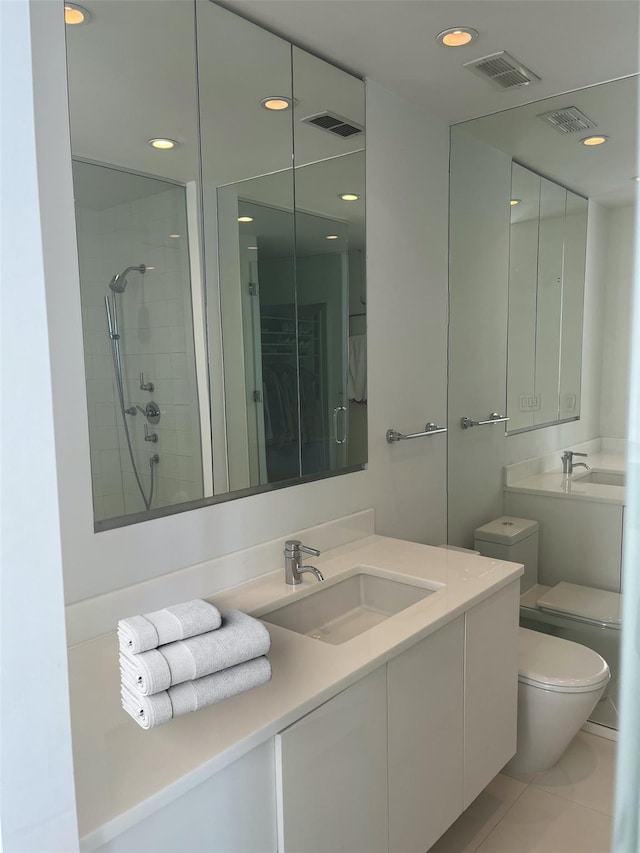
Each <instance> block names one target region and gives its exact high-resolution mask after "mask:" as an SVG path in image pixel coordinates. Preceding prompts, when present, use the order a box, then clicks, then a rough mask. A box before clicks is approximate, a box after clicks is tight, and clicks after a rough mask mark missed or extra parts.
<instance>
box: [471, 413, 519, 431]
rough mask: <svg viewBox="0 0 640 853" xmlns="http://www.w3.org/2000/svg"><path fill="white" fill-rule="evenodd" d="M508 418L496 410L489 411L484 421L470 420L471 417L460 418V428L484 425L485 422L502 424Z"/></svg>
mask: <svg viewBox="0 0 640 853" xmlns="http://www.w3.org/2000/svg"><path fill="white" fill-rule="evenodd" d="M508 420H509V418H508V417H507V416H506V415H499V414H498V413H497V412H491V414H490V415H489V419H488V420H486V421H472V420H471V418H460V426H461V427H462V429H471V427H474V426H485V425H486V424H504V423H506V422H507V421H508Z"/></svg>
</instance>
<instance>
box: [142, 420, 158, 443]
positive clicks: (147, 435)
mask: <svg viewBox="0 0 640 853" xmlns="http://www.w3.org/2000/svg"><path fill="white" fill-rule="evenodd" d="M144 440H145V441H152V442H153V443H154V444H155V443H156V442H157V441H158V433H157V432H149V424H145V425H144Z"/></svg>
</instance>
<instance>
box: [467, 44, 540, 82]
mask: <svg viewBox="0 0 640 853" xmlns="http://www.w3.org/2000/svg"><path fill="white" fill-rule="evenodd" d="M464 67H465V68H468V69H469V71H472V72H473V73H474V74H477V75H478V77H482V78H484V79H485V80H488V81H489V83H491V84H492V85H493V86H495V88H496V89H515V88H517V87H519V86H528V85H529V84H530V83H535V82H536V81H538V80H540V78H539V77H538V75H537V74H534V73H533V71H530V70H529V69H528V68H527V67H526V66H524V65H523V64H522V63H521V62H518V60H517V59H514V58H513V56H509V54H508V53H506V52H505V51H504V50H501V51H500V52H499V53H492V54H491V55H490V56H483V57H482V58H481V59H474V60H473V61H472V62H465V63H464Z"/></svg>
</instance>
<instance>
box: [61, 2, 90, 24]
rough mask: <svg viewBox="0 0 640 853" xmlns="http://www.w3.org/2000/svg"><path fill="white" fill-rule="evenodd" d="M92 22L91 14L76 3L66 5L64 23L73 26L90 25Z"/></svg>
mask: <svg viewBox="0 0 640 853" xmlns="http://www.w3.org/2000/svg"><path fill="white" fill-rule="evenodd" d="M90 20H91V12H89V10H88V9H85V8H84V7H83V6H78V5H77V4H76V3H65V4H64V22H65V24H69V25H70V26H73V25H74V24H88V23H89V21H90Z"/></svg>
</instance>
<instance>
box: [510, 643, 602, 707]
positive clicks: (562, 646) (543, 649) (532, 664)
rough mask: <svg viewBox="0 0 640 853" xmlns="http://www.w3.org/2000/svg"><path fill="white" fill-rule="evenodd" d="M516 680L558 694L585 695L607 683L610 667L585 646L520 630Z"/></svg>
mask: <svg viewBox="0 0 640 853" xmlns="http://www.w3.org/2000/svg"><path fill="white" fill-rule="evenodd" d="M518 680H519V681H520V682H522V683H524V684H531V685H532V686H534V687H540V688H541V689H543V690H552V691H554V692H558V693H585V692H587V691H589V690H594V689H596V688H597V687H599V686H600V685H602V684H605V683H606V682H607V681H608V680H609V667H608V666H607V663H606V661H605V660H604V659H603V658H601V657H600V655H599V654H598V653H597V652H594V651H593V650H592V649H588V648H587V647H586V646H581V645H579V644H578V643H572V642H571V641H570V640H562V639H561V638H560V637H551V636H549V635H548V634H541V633H540V632H538V631H530V630H529V629H528V628H520V629H519V668H518Z"/></svg>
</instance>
